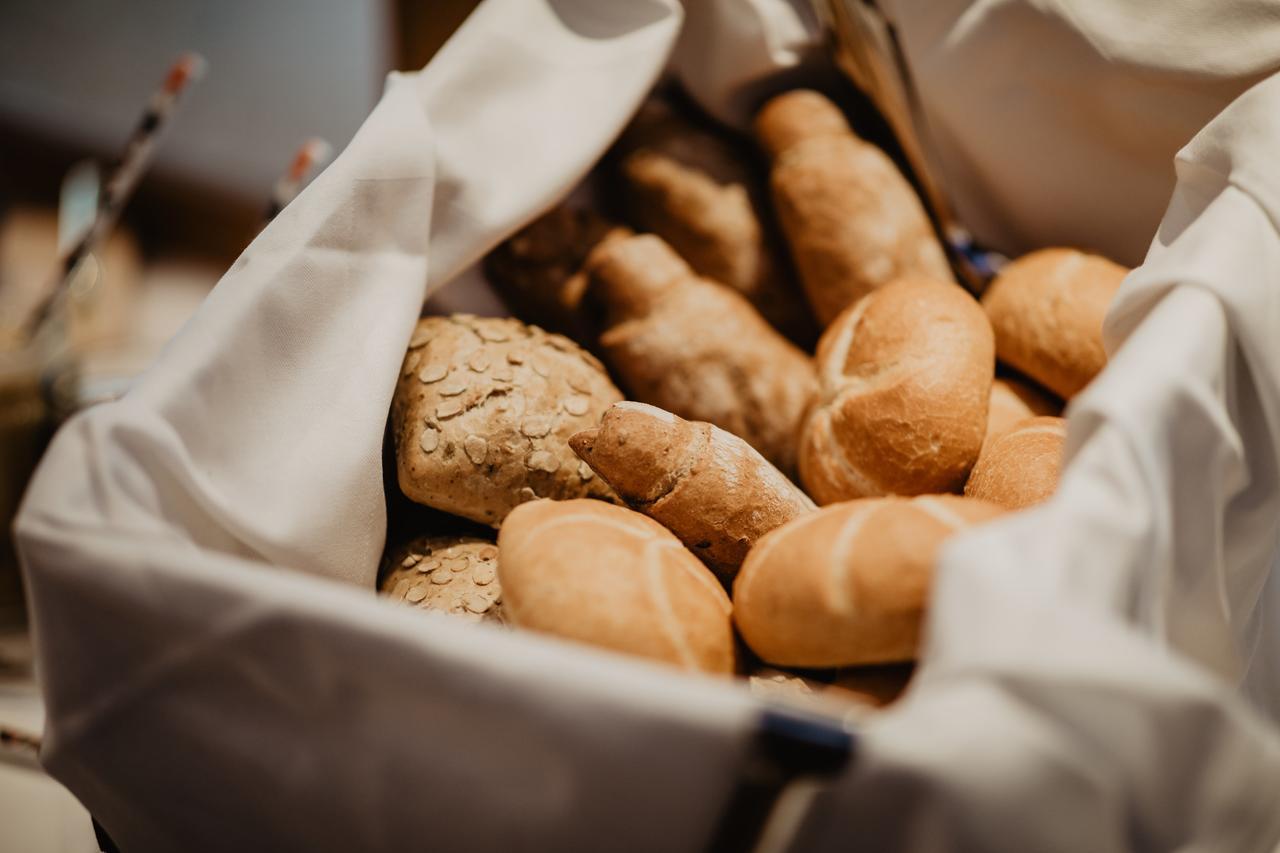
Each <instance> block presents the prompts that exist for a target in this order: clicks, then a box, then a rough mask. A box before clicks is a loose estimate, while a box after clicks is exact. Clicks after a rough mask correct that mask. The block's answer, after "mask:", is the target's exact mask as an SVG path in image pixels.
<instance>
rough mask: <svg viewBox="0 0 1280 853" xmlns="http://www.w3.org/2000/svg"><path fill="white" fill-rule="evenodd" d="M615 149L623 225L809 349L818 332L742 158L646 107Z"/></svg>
mask: <svg viewBox="0 0 1280 853" xmlns="http://www.w3.org/2000/svg"><path fill="white" fill-rule="evenodd" d="M618 148H619V154H620V156H619V158H618V173H619V176H620V182H619V183H620V185H621V190H622V197H623V201H624V203H625V205H626V208H627V213H628V215H629V216H630V217H631V220H632V222H634V223H635V225H636V226H637V227H639V228H641V229H642V230H645V231H652V232H653V233H654V234H657V235H658V236H659V237H661V238H662V239H663V240H666V241H667V243H669V244H670V245H671V247H672V248H673V249H675V250H676V251H677V252H678V253H679V254H680V256H681V257H683V258H684V259H685V260H686V261H687V262H688V263H689V266H691V267H692V268H693V269H694V271H696V272H697V273H698V275H702V276H706V277H707V278H709V279H712V280H713V281H716V282H719V283H720V284H727V285H728V286H729V287H732V288H733V289H734V290H736V291H738V292H739V293H741V294H742V295H743V296H745V297H746V298H747V299H748V300H749V301H750V302H751V304H752V305H754V306H755V307H756V310H758V311H759V312H760V313H761V315H763V316H764V318H765V319H766V320H768V321H769V322H770V323H772V324H773V326H774V328H776V329H778V330H779V331H781V332H782V333H783V334H785V335H786V336H787V337H789V338H790V339H791V340H793V341H796V342H798V343H801V344H804V345H810V344H812V342H813V340H814V339H816V338H817V326H816V324H815V322H814V319H813V316H812V314H811V313H810V312H809V306H808V305H807V304H806V302H805V300H804V297H803V296H802V295H801V293H800V292H799V288H798V286H797V285H796V284H795V283H794V282H792V281H791V276H790V269H789V267H788V264H787V262H786V260H785V256H783V255H782V253H781V252H780V251H779V247H778V246H777V244H776V237H775V236H774V235H773V234H772V233H771V229H770V228H769V225H768V213H767V204H766V203H765V200H764V198H763V197H762V195H763V193H762V187H761V184H762V180H761V178H762V177H763V176H762V175H760V174H757V172H756V170H755V169H754V168H753V165H754V164H753V163H752V162H751V160H750V155H749V153H748V152H746V151H743V150H741V149H740V148H738V147H737V146H735V145H733V144H732V143H731V142H730V141H729V140H728V139H726V138H723V137H721V136H718V135H716V134H714V133H711V132H709V131H708V130H705V129H703V128H701V127H698V126H697V125H694V124H693V123H692V122H689V121H686V120H684V119H682V118H680V117H679V116H678V115H676V114H675V112H674V111H672V109H671V108H670V107H668V106H667V105H666V104H664V103H662V102H660V101H654V100H650V101H648V102H647V103H646V104H645V105H644V106H643V107H641V109H640V112H639V113H638V114H637V116H636V118H635V120H634V121H633V122H632V123H631V126H630V127H629V128H628V129H627V131H626V132H625V133H624V134H623V136H622V139H621V140H619V143H618Z"/></svg>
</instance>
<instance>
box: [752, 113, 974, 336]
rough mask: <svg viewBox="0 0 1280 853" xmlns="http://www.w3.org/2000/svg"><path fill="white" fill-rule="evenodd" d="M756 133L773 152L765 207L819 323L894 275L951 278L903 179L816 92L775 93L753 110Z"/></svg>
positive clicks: (833, 316)
mask: <svg viewBox="0 0 1280 853" xmlns="http://www.w3.org/2000/svg"><path fill="white" fill-rule="evenodd" d="M756 133H757V135H758V136H759V138H760V141H761V143H763V145H764V147H765V149H766V150H767V151H768V152H769V153H770V155H772V158H773V170H772V173H771V176H770V186H771V188H772V190H773V200H774V207H775V209H776V211H777V215H778V221H779V223H780V224H781V225H782V230H783V233H784V234H785V235H786V237H787V242H788V243H789V244H790V246H791V256H792V258H793V259H794V260H795V263H796V268H797V269H798V270H799V272H800V279H801V281H802V282H803V284H804V289H805V292H806V293H807V294H808V297H809V302H810V304H811V305H812V306H813V310H814V313H815V314H817V317H818V322H819V323H820V324H822V325H824V326H825V325H827V324H829V323H831V322H832V321H833V320H834V319H835V318H836V316H837V315H838V314H839V313H840V312H841V311H843V310H844V309H845V308H847V307H849V306H850V305H852V304H853V303H854V302H856V301H858V300H859V299H860V298H862V297H863V296H865V295H867V294H868V293H870V292H871V291H873V290H875V289H876V288H878V287H882V286H884V285H885V284H888V283H889V282H891V281H893V280H894V279H896V278H900V277H902V276H908V275H921V276H928V277H930V278H935V279H939V280H941V281H951V280H952V275H951V268H950V266H948V264H947V258H946V254H945V253H944V252H943V250H942V244H941V243H939V242H938V238H937V237H936V236H935V235H934V232H933V226H932V225H930V223H929V218H928V216H927V215H926V214H925V211H924V207H923V206H922V205H921V204H920V200H919V199H918V198H917V197H916V194H915V191H914V190H913V189H912V188H911V185H910V184H909V183H908V182H907V180H906V178H904V177H903V176H902V174H901V173H900V172H899V171H898V169H897V167H896V166H894V165H893V161H891V160H890V159H889V158H888V157H887V156H886V155H885V153H884V152H883V151H881V150H880V149H879V148H877V147H875V146H874V145H871V144H869V143H867V142H864V141H862V140H861V139H859V138H858V137H857V136H855V135H854V133H853V131H852V130H851V129H850V128H849V125H848V123H847V122H846V121H845V119H844V116H843V115H842V114H841V113H840V111H839V109H837V108H836V106H835V105H834V104H832V103H831V102H830V101H828V100H827V99H826V98H825V97H823V96H822V95H820V94H818V93H817V92H812V91H808V90H803V89H802V90H796V91H793V92H787V93H786V94H783V95H779V96H778V97H776V98H774V99H773V100H771V101H769V102H768V103H767V104H765V106H764V108H763V109H762V110H761V111H760V114H759V115H758V116H757V117H756Z"/></svg>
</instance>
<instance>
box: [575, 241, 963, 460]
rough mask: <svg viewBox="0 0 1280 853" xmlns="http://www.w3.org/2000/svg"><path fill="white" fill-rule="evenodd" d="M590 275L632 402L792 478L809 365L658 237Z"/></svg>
mask: <svg viewBox="0 0 1280 853" xmlns="http://www.w3.org/2000/svg"><path fill="white" fill-rule="evenodd" d="M586 269H587V274H588V276H589V278H590V282H589V284H588V291H587V298H588V299H589V300H591V301H592V302H594V303H595V304H597V305H599V306H600V307H601V308H602V309H603V313H604V322H603V326H602V328H603V329H604V331H603V333H602V334H601V335H600V340H599V345H600V351H601V353H602V354H603V355H604V357H605V359H606V360H607V361H608V362H609V366H610V367H611V368H612V369H613V372H614V375H615V376H617V377H618V379H619V380H620V381H621V383H622V385H623V386H624V387H625V388H626V389H627V391H628V392H629V396H631V397H632V398H634V399H637V400H640V401H641V402H644V403H651V404H653V405H655V406H659V407H660V408H663V409H666V410H667V411H670V412H674V413H675V414H677V415H679V416H681V417H684V418H689V419H690V420H697V421H707V422H708V423H712V424H715V425H716V426H718V427H720V428H721V429H726V430H728V431H729V432H731V433H733V434H734V435H737V436H739V437H740V438H743V439H745V440H746V441H747V442H748V443H749V444H750V445H751V446H752V447H754V448H755V449H756V450H758V451H760V453H761V454H762V455H763V456H764V457H765V458H766V459H768V460H769V461H770V462H772V463H773V464H774V465H777V466H778V467H779V468H781V469H782V470H783V471H785V472H790V471H791V470H792V466H793V464H794V461H795V433H796V428H797V426H798V424H799V423H800V418H801V417H802V415H803V414H804V409H805V406H806V405H807V404H808V402H809V398H810V396H811V395H812V393H813V390H814V387H815V383H814V375H813V363H812V362H811V361H810V359H809V357H808V356H806V355H805V354H804V353H803V352H801V351H800V350H799V349H797V348H796V347H795V346H794V345H793V344H791V342H790V341H788V340H787V339H786V338H784V337H782V335H781V334H779V333H778V332H777V331H776V330H775V329H774V328H773V327H772V326H770V325H769V324H768V323H766V322H765V321H764V318H762V317H761V316H760V314H759V313H758V312H757V311H756V310H755V309H754V308H752V307H751V304H750V303H749V302H747V301H746V300H745V299H743V298H742V297H741V296H740V295H738V294H737V293H735V292H734V291H732V290H730V289H729V288H727V287H724V286H722V285H719V284H716V283H714V282H712V281H709V280H707V279H703V278H698V277H697V276H696V275H694V273H693V271H692V270H691V269H689V265H688V264H686V263H685V262H684V261H683V260H681V258H680V256H679V255H677V254H676V253H675V252H674V251H672V250H671V247H669V246H668V245H667V244H666V243H664V242H663V241H662V239H661V238H659V237H655V236H653V235H652V234H642V235H638V236H635V237H627V238H624V239H620V240H614V241H611V242H609V243H608V244H607V245H603V246H600V247H598V248H597V249H596V251H594V252H593V253H592V255H591V258H590V259H589V260H588V261H587V267H586ZM979 313H981V312H979Z"/></svg>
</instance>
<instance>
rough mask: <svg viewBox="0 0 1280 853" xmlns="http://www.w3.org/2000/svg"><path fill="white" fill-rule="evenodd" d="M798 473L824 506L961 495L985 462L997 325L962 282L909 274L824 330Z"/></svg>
mask: <svg viewBox="0 0 1280 853" xmlns="http://www.w3.org/2000/svg"><path fill="white" fill-rule="evenodd" d="M815 361H816V362H817V365H818V382H819V394H818V396H817V397H816V398H815V400H814V403H813V405H812V406H811V407H810V410H809V413H808V416H807V418H806V420H805V423H804V427H803V429H802V431H801V435H800V448H799V469H800V480H801V482H802V483H803V485H804V487H805V490H806V491H807V492H808V493H809V494H810V495H811V496H812V497H813V499H814V500H815V501H817V502H818V503H819V504H828V503H833V502H835V501H840V500H848V499H851V498H858V497H870V496H875V495H885V494H900V495H914V494H928V493H939V492H952V491H955V492H958V491H959V490H960V489H961V487H962V486H963V485H964V481H965V477H966V476H967V475H968V473H969V469H970V468H971V467H972V466H973V463H974V462H975V461H977V458H978V452H979V450H980V449H981V447H982V440H983V436H984V434H985V432H986V422H987V407H988V404H989V397H990V390H991V382H992V378H993V377H994V374H995V349H994V343H993V341H992V335H991V326H990V324H989V323H988V322H987V319H986V316H985V315H984V314H983V312H982V309H981V308H979V307H978V304H977V303H976V302H975V301H974V300H973V298H972V297H970V296H969V295H968V294H967V293H966V292H965V291H964V290H962V289H961V288H960V287H958V286H957V285H954V284H947V283H945V282H939V281H934V280H931V279H925V278H904V279H899V280H898V281H895V282H893V283H892V284H890V285H888V286H886V287H884V288H881V289H880V290H877V291H876V292H875V293H872V294H871V295H869V296H867V297H866V298H865V299H862V300H861V301H859V302H858V303H857V304H856V305H854V306H852V307H851V308H850V309H849V310H848V311H846V312H845V313H844V314H842V315H841V316H840V317H839V318H838V319H837V320H836V322H834V323H833V324H832V325H831V327H830V328H829V329H827V331H826V332H825V333H824V334H823V336H822V339H821V341H819V343H818V353H817V356H816V357H815Z"/></svg>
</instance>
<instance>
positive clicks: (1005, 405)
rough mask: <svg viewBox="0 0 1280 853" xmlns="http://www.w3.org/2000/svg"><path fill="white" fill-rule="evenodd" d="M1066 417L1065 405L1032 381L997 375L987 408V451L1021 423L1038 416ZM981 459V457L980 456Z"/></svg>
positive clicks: (992, 385)
mask: <svg viewBox="0 0 1280 853" xmlns="http://www.w3.org/2000/svg"><path fill="white" fill-rule="evenodd" d="M1060 414H1062V402H1061V401H1059V400H1056V399H1054V398H1053V397H1052V396H1050V395H1049V394H1048V393H1046V392H1044V391H1042V390H1041V389H1040V388H1038V387H1037V386H1035V385H1032V384H1031V383H1029V382H1023V381H1022V380H1021V379H1014V378H1013V377H1010V376H997V377H996V379H995V382H992V383H991V404H990V405H989V406H988V407H987V435H986V437H985V438H984V439H983V440H982V448H983V452H984V453H985V452H986V448H987V447H989V446H990V445H991V441H992V439H994V438H996V437H997V436H1001V435H1004V434H1005V433H1006V432H1008V431H1009V430H1011V429H1013V427H1014V426H1016V425H1017V424H1018V423H1019V422H1020V421H1025V420H1026V419H1027V418H1034V417H1035V416H1037V415H1055V416H1056V415H1060ZM979 458H981V454H979Z"/></svg>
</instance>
